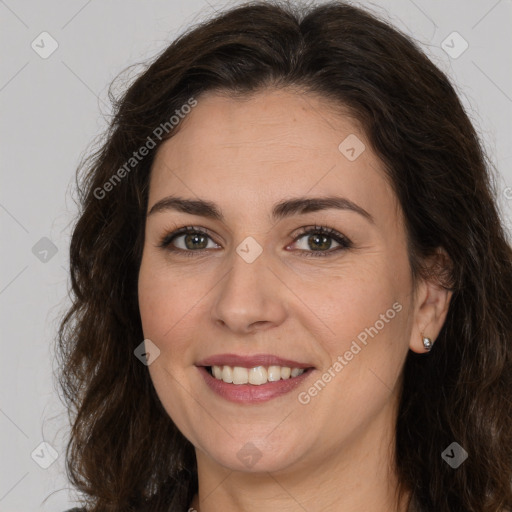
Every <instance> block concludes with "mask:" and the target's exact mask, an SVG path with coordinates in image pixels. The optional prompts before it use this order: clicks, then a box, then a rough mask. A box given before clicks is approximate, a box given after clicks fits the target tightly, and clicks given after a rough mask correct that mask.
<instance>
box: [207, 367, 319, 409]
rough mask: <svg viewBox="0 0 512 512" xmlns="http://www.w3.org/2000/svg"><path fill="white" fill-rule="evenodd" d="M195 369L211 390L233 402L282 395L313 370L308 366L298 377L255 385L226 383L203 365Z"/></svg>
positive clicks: (263, 399)
mask: <svg viewBox="0 0 512 512" xmlns="http://www.w3.org/2000/svg"><path fill="white" fill-rule="evenodd" d="M197 369H198V370H199V372H200V373H201V375H202V376H203V379H204V380H205V382H206V384H207V385H208V386H209V388H210V389H211V390H212V391H214V392H215V393H217V395H219V396H221V397H222V398H225V399H226V400H229V401H230V402H235V403H259V402H267V401H268V400H272V399H273V398H277V397H278V396H283V395H285V394H287V393H290V392H291V391H293V390H294V389H295V388H296V387H297V386H300V385H301V384H302V383H303V382H304V380H305V379H307V378H308V377H309V375H310V374H311V373H312V370H313V369H312V368H309V369H308V370H306V371H305V372H304V373H303V374H302V375H299V376H298V377H293V378H290V379H286V380H283V379H281V380H278V381H276V382H267V383H266V384H261V385H260V386H256V385H254V384H228V383H227V382H224V381H223V380H220V379H216V378H215V377H213V376H212V375H210V373H209V372H208V370H207V369H206V368H205V367H204V366H198V367H197Z"/></svg>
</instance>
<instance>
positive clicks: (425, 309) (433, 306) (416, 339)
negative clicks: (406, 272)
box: [409, 248, 453, 354]
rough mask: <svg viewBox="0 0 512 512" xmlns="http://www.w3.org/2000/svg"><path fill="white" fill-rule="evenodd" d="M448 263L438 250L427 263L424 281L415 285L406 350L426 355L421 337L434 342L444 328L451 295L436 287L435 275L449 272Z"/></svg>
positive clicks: (449, 266)
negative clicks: (409, 337) (411, 323)
mask: <svg viewBox="0 0 512 512" xmlns="http://www.w3.org/2000/svg"><path fill="white" fill-rule="evenodd" d="M451 264H452V263H451V260H450V258H449V256H448V255H447V254H446V251H445V250H444V249H441V248H439V249H438V250H437V251H436V254H435V255H434V256H432V257H430V258H429V259H428V261H427V265H428V268H429V272H428V273H427V278H422V279H421V280H420V281H418V283H417V286H416V291H415V300H414V308H413V325H412V330H411V339H410V341H409V348H410V349H411V350H412V351H413V352H417V353H419V354H420V353H421V354H422V353H425V352H428V350H427V349H426V348H425V346H424V345H423V337H427V338H430V339H431V340H432V343H434V342H435V340H436V339H437V337H438V336H439V332H440V331H441V328H442V327H443V324H444V322H445V320H446V315H447V314H448V308H449V305H450V300H451V298H452V295H453V292H452V291H451V290H447V289H446V288H443V287H442V286H441V285H440V284H439V281H438V276H439V275H443V274H445V273H446V272H447V271H449V270H450V268H451Z"/></svg>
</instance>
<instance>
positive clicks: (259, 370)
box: [212, 366, 304, 386]
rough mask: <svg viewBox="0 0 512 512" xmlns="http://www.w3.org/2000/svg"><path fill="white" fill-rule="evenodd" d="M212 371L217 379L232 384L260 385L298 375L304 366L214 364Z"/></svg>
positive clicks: (302, 371)
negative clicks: (246, 366)
mask: <svg viewBox="0 0 512 512" xmlns="http://www.w3.org/2000/svg"><path fill="white" fill-rule="evenodd" d="M212 373H213V376H214V377H215V378H216V379H219V380H223V381H224V382H227V383H231V384H247V383H249V384H255V385H256V386H259V385H261V384H265V383H267V382H275V381H278V380H280V379H289V378H290V377H298V376H299V375H302V374H303V373H304V369H303V368H289V367H287V366H269V367H264V366H255V367H254V368H243V367H241V366H212Z"/></svg>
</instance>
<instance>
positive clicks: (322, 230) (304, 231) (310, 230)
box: [158, 225, 353, 258]
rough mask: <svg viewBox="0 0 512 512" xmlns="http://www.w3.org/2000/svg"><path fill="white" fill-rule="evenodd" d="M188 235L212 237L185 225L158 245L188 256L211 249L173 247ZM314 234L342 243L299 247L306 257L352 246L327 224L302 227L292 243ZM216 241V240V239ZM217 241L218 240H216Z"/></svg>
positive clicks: (320, 255) (335, 251)
mask: <svg viewBox="0 0 512 512" xmlns="http://www.w3.org/2000/svg"><path fill="white" fill-rule="evenodd" d="M184 234H185V235H186V234H196V235H206V236H207V237H209V238H212V237H211V235H210V234H209V231H208V230H207V229H204V228H196V227H194V226H185V227H182V228H180V229H177V230H176V231H173V232H172V233H169V234H167V235H165V236H164V237H163V238H162V239H161V240H160V243H159V244H158V247H160V248H162V249H165V250H167V251H170V252H173V253H176V252H181V253H182V254H183V255H184V256H187V257H194V256H196V254H194V253H199V254H201V253H203V252H204V251H208V250H210V249H198V250H184V249H178V248H176V247H173V246H172V245H171V243H172V242H173V241H174V240H175V239H176V238H177V237H178V236H180V235H184ZM312 234H320V235H325V236H327V237H328V238H332V239H333V240H334V241H335V242H337V243H338V244H340V246H339V247H336V248H335V249H330V250H327V251H319V252H317V251H305V250H303V249H299V252H300V253H302V255H303V256H304V257H306V258H309V257H312V258H318V257H320V258H322V257H326V256H330V255H332V254H333V253H337V252H339V251H343V250H346V249H350V248H351V247H352V245H353V244H352V242H351V241H350V240H349V239H348V238H347V237H345V236H343V235H342V234H341V233H339V232H338V231H336V230H335V229H332V228H328V227H325V226H317V225H315V226H306V227H303V228H301V231H300V233H299V234H298V235H297V236H296V237H295V239H294V240H293V242H292V243H295V242H297V240H299V239H300V238H302V237H304V236H305V235H312ZM214 242H215V241H214ZM215 243H216V242H215Z"/></svg>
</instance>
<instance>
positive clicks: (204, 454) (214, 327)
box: [139, 90, 419, 471]
mask: <svg viewBox="0 0 512 512" xmlns="http://www.w3.org/2000/svg"><path fill="white" fill-rule="evenodd" d="M181 122H182V123H183V125H182V126H181V127H180V130H179V132H178V133H177V134H176V135H175V136H174V137H173V138H171V139H169V140H168V141H166V142H165V143H164V144H163V145H162V146H161V147H160V149H159V150H158V153H157V155H156V159H155V162H154V165H153V169H152V175H151V183H150V190H149V203H148V212H149V215H148V217H147V224H146V234H145V245H144V251H143V257H142V262H141V267H140V275H139V304H140V313H141V318H142V325H143V330H144V336H145V338H146V339H149V340H151V343H152V344H154V345H156V346H157V347H158V349H159V351H160V353H159V355H158V357H156V358H155V359H154V361H153V362H152V363H151V364H150V365H149V371H150V374H151V378H152V381H153V383H154V386H155V389H156V391H157V393H158V396H159V397H160V400H161V402H162V404H163V406H164V408H165V409H166V411H167V412H168V414H169V416H170V417H171V418H172V419H173V421H174V422H175V424H176V425H177V427H178V428H179V429H180V431H181V432H182V433H183V434H184V435H185V436H186V437H187V438H188V439H189V440H190V441H191V442H192V443H193V444H194V446H195V447H196V452H197V454H198V458H199V457H200V458H202V460H206V459H208V460H209V462H210V463H218V464H221V465H223V466H225V467H228V468H231V469H236V470H242V471H279V470H285V469H286V468H300V467H311V464H320V463H324V462H326V461H327V460H328V459H330V458H332V457H338V458H339V457H342V456H347V455H348V454H349V453H350V452H351V450H354V449H355V448H356V447H362V446H366V449H367V450H368V451H370V450H372V449H374V448H375V447H377V446H380V445H379V440H382V439H383V437H384V434H385V432H390V430H391V427H390V425H391V424H392V422H393V420H394V417H395V415H396V403H397V396H398V392H399V384H400V376H401V369H402V366H403V363H404V360H405V357H406V355H407V351H408V348H409V345H410V343H411V340H412V339H413V337H414V336H419V333H418V332H416V328H415V325H414V314H415V307H416V306H415V300H414V296H413V288H412V282H411V275H410V266H409V261H408V257H407V249H406V234H405V229H404V224H403V218H402V213H401V209H400V207H399V205H398V203H397V200H396V197H395V195H394V193H393V191H392V189H391V188H390V186H389V185H388V183H387V182H386V180H385V178H384V172H383V168H382V164H381V163H380V161H379V160H378V159H377V158H376V156H375V154H374V153H373V152H372V150H371V149H370V147H369V143H368V141H367V138H366V137H365V134H364V133H363V132H362V131H361V130H360V128H359V127H358V125H357V124H356V123H355V122H354V121H353V120H351V119H350V118H348V117H341V116H340V115H339V114H338V115H335V114H334V113H332V110H330V108H329V103H327V102H326V100H321V99H318V98H316V97H315V96H312V95H307V96H301V95H298V94H296V93H293V92H290V91H283V90H281V91H274V90H271V91H266V92H264V93H259V94H257V95H255V96H253V97H252V98H251V99H249V100H244V101H242V100H234V99H227V98H226V97H223V96H221V95H218V94H212V93H209V94H206V95H204V96H202V97H200V98H199V99H198V104H197V106H196V107H195V108H193V109H192V111H191V112H190V113H189V114H188V115H187V117H186V118H185V119H184V120H183V121H181ZM363 145H364V146H363ZM171 199H174V200H175V201H174V202H172V201H171ZM178 199H179V201H177V200H178ZM185 202H186V203H185ZM186 226H190V227H192V228H193V229H192V230H193V231H194V232H193V233H184V234H183V233H179V234H177V235H175V236H174V237H173V236H171V235H172V234H173V233H174V232H175V231H176V230H178V229H180V228H183V227H186ZM322 230H328V231H327V232H325V231H322ZM163 242H165V244H164V243H163ZM164 245H165V246H164ZM147 343H148V342H147ZM152 346H153V345H151V344H149V346H148V345H147V346H146V348H147V349H148V351H151V348H150V347H152ZM210 366H212V367H214V368H212V370H211V371H212V372H215V374H216V376H212V375H210V373H209V369H208V367H210ZM293 368H299V369H300V370H304V372H303V373H301V372H300V371H298V370H293ZM290 370H291V371H290ZM297 373H300V375H298V376H294V375H296V374H297ZM233 379H234V381H235V382H229V381H230V380H233ZM246 379H250V381H249V383H246V384H243V382H244V381H245V380H246ZM269 379H270V382H269ZM225 381H227V382H225ZM251 382H252V383H251ZM372 447H373V448H372ZM198 460H199V459H198ZM338 460H341V459H338Z"/></svg>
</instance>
